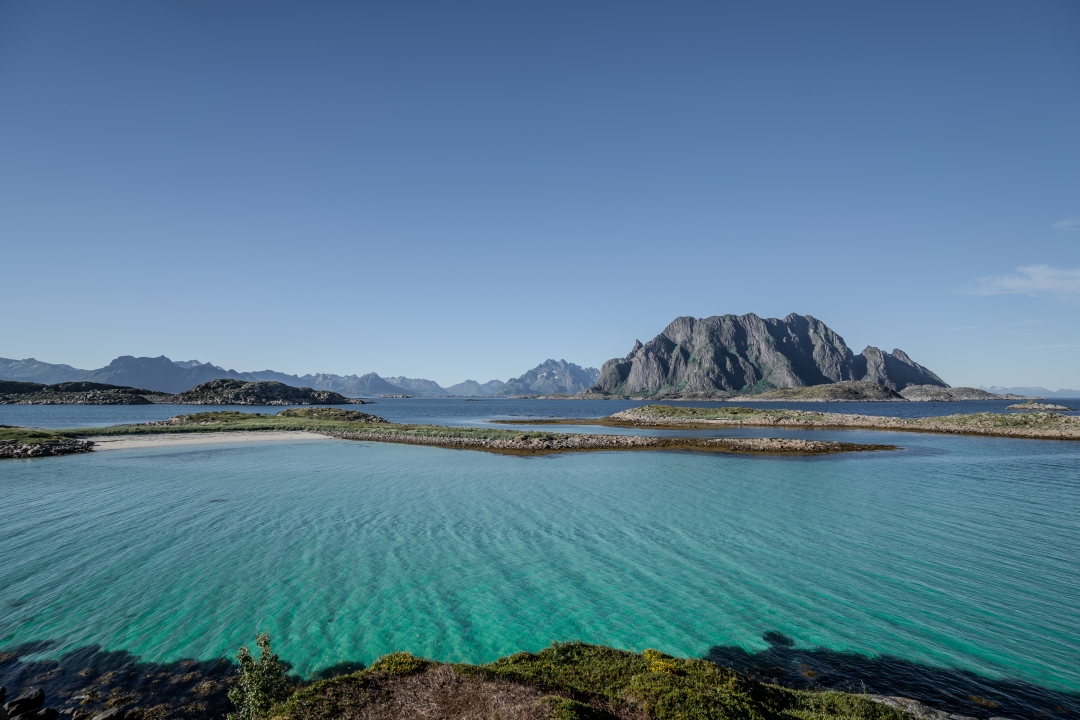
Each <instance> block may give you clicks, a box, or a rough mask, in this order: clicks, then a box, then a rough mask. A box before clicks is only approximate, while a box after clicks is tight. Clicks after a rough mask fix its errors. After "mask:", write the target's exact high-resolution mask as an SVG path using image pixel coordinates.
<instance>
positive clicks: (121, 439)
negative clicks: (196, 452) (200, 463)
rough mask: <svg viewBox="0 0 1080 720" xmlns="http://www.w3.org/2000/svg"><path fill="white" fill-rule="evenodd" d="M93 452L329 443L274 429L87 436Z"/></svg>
mask: <svg viewBox="0 0 1080 720" xmlns="http://www.w3.org/2000/svg"><path fill="white" fill-rule="evenodd" d="M86 439H87V440H90V441H91V442H93V443H94V450H128V449H132V448H148V447H162V446H176V445H219V444H222V443H242V442H281V441H283V440H288V441H295V440H304V441H310V440H329V439H330V438H329V437H327V436H326V435H320V434H318V433H313V432H307V431H304V430H275V431H257V430H252V431H248V432H244V431H239V432H206V433H155V434H153V435H106V436H93V435H90V436H87V437H86Z"/></svg>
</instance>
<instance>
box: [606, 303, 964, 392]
mask: <svg viewBox="0 0 1080 720" xmlns="http://www.w3.org/2000/svg"><path fill="white" fill-rule="evenodd" d="M857 380H863V381H869V382H874V383H877V384H879V385H883V386H885V387H888V388H890V389H891V390H893V391H896V392H898V391H900V390H902V389H904V388H905V387H907V386H908V385H936V386H940V387H948V385H946V384H945V382H944V381H942V380H941V378H939V377H938V376H937V375H935V374H934V373H933V372H931V371H930V370H928V369H927V368H925V367H923V366H922V365H919V364H918V363H916V362H915V361H913V360H912V359H911V358H910V357H908V356H907V354H906V353H904V352H903V351H902V350H893V351H892V352H891V353H885V352H882V351H881V350H879V349H878V348H876V347H873V346H870V347H867V348H866V349H865V350H863V352H862V353H860V354H859V355H855V354H854V353H852V352H851V350H850V348H848V346H847V344H845V343H844V339H843V338H842V337H840V335H838V334H837V333H836V332H835V331H833V330H832V329H831V328H829V327H828V326H827V325H826V324H825V323H823V322H822V321H820V320H818V319H817V318H814V317H812V316H810V315H796V314H795V313H792V314H790V315H788V316H787V317H785V318H783V319H782V320H780V319H777V318H764V319H763V318H760V317H758V316H757V315H755V314H753V313H749V314H746V315H714V316H712V317H708V318H693V317H680V318H676V319H675V320H674V321H673V322H672V323H671V324H670V325H668V326H667V327H666V328H665V329H664V331H663V332H662V333H660V334H659V335H657V336H656V337H655V338H653V339H652V340H650V341H649V342H648V343H645V344H642V343H641V341H640V340H639V341H637V342H635V344H634V348H633V349H632V350H631V351H630V354H629V355H627V356H626V357H625V358H614V359H612V360H608V361H607V362H606V363H604V366H603V367H602V368H601V370H600V377H599V379H598V380H597V383H596V385H595V386H594V387H593V388H592V392H593V393H597V394H602V395H616V396H630V395H634V396H655V395H658V394H672V395H677V394H690V393H703V394H746V393H754V392H763V391H767V390H773V389H778V388H797V387H806V386H811V385H823V384H826V383H835V382H844V381H857Z"/></svg>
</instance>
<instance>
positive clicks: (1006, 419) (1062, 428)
mask: <svg viewBox="0 0 1080 720" xmlns="http://www.w3.org/2000/svg"><path fill="white" fill-rule="evenodd" d="M491 422H492V423H493V424H498V425H534V426H535V425H598V426H602V427H620V428H637V429H641V430H710V429H715V428H717V427H764V428H769V427H775V428H781V427H782V428H793V429H805V430H839V429H852V430H881V431H896V432H925V433H936V434H945V435H978V436H982V437H1003V438H1019V439H1028V440H1074V441H1075V440H1080V417H1075V416H1067V415H1058V414H1055V413H1049V412H1033V413H1021V412H1014V413H1010V414H1008V415H1005V414H997V413H973V414H970V415H945V416H933V417H925V418H897V417H891V416H883V415H848V414H843V413H827V412H814V411H807V410H758V409H751V408H746V407H730V408H715V409H711V408H684V407H673V406H670V405H646V406H643V407H640V408H631V409H629V410H623V411H621V412H617V413H615V414H613V415H608V416H607V417H602V418H548V419H540V418H531V419H527V420H525V419H522V420H492V421H491Z"/></svg>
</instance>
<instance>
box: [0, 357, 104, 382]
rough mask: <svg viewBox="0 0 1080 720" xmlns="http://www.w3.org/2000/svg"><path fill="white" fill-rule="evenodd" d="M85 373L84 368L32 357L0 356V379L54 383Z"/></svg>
mask: <svg viewBox="0 0 1080 720" xmlns="http://www.w3.org/2000/svg"><path fill="white" fill-rule="evenodd" d="M85 374H86V370H80V369H79V368H74V367H71V366H70V365H54V364H53V363H47V362H41V361H40V360H35V359H34V358H26V359H25V360H11V359H9V358H0V379H2V380H20V381H23V382H36V383H42V384H43V385H52V384H54V383H61V382H71V381H73V380H79V379H80V378H82V376H83V375H85Z"/></svg>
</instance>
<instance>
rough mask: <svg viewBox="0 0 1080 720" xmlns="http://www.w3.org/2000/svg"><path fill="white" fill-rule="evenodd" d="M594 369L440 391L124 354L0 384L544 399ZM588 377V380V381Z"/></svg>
mask: <svg viewBox="0 0 1080 720" xmlns="http://www.w3.org/2000/svg"><path fill="white" fill-rule="evenodd" d="M599 372H600V371H599V370H597V369H595V368H582V367H579V366H578V365H575V364H573V363H568V362H566V361H565V360H559V361H555V360H548V361H546V362H544V363H541V364H540V365H538V366H537V367H535V368H533V369H532V370H530V371H529V372H527V373H525V374H524V375H522V376H521V377H519V378H514V379H512V380H511V381H510V382H507V383H504V382H503V381H502V380H489V381H488V382H485V383H480V382H477V381H475V380H466V381H465V382H462V383H458V384H457V385H452V386H450V387H449V388H444V387H441V386H440V385H439V384H438V383H436V382H435V381H433V380H424V379H421V378H407V377H387V378H383V377H380V376H379V375H377V374H375V373H368V374H366V375H359V376H358V375H332V374H327V373H319V374H316V375H299V376H298V375H287V374H285V373H281V372H277V371H275V370H258V371H255V372H238V371H236V370H226V369H225V368H222V367H219V366H217V365H213V364H211V363H204V362H199V361H198V360H181V361H173V360H170V359H169V358H167V357H165V356H164V355H162V356H160V357H156V358H150V357H132V356H131V355H124V356H122V357H118V358H116V359H115V360H113V361H112V362H111V363H109V364H108V365H106V366H105V367H103V368H98V369H97V370H81V369H79V368H76V367H72V366H71V365H57V364H53V363H46V362H41V361H40V360H35V359H34V358H27V359H25V360H11V359H7V358H0V380H15V381H22V382H36V383H43V384H46V385H52V384H55V383H62V382H74V381H85V382H95V383H108V384H110V385H123V386H128V387H136V388H142V389H145V390H154V391H156V392H163V393H174V394H175V393H181V392H186V391H187V390H190V389H191V388H193V387H195V386H196V385H201V384H202V383H204V382H209V381H210V380H219V379H223V378H227V379H233V380H244V381H247V382H259V381H270V380H276V381H277V382H280V383H284V384H285V385H291V386H292V387H309V388H313V389H315V390H329V391H332V392H336V393H340V394H342V395H345V396H346V397H361V396H372V395H422V396H427V397H443V396H464V397H487V396H491V395H496V394H498V396H499V397H506V396H510V395H546V394H551V393H574V392H578V391H579V390H583V389H585V388H586V387H589V386H590V385H591V384H592V383H593V382H595V380H596V376H597V375H598V374H599ZM590 378H591V379H590Z"/></svg>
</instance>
